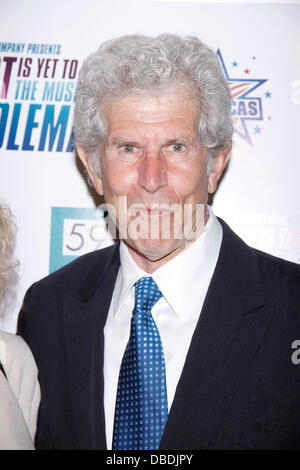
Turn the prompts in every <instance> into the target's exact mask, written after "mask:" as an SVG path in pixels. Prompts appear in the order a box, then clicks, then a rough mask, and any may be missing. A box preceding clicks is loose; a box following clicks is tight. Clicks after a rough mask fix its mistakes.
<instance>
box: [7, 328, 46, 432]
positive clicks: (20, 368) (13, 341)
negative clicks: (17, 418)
mask: <svg viewBox="0 0 300 470" xmlns="http://www.w3.org/2000/svg"><path fill="white" fill-rule="evenodd" d="M0 348H1V362H2V364H3V367H4V370H5V374H6V376H7V380H8V383H9V386H10V388H11V390H12V392H13V393H14V395H15V397H16V399H17V401H18V403H19V405H20V407H21V409H22V412H23V415H24V418H25V421H26V424H27V426H28V428H29V431H30V434H31V437H32V439H34V434H35V430H36V420H37V411H38V406H39V403H40V387H39V382H38V371H37V367H36V363H35V360H34V358H33V355H32V352H31V350H30V348H29V347H28V345H27V344H26V342H25V341H24V340H23V338H21V337H20V336H18V335H15V334H12V333H8V332H5V331H0Z"/></svg>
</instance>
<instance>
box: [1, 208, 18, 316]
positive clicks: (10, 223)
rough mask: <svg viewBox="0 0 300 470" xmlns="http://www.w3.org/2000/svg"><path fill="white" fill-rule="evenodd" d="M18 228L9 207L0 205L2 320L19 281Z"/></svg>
mask: <svg viewBox="0 0 300 470" xmlns="http://www.w3.org/2000/svg"><path fill="white" fill-rule="evenodd" d="M16 232H17V226H16V224H15V221H14V217H13V215H12V212H11V210H10V209H9V207H8V206H7V205H5V204H3V203H0V318H3V317H4V314H5V312H6V310H7V308H8V307H9V306H10V305H11V303H12V300H13V297H14V293H15V288H16V285H17V281H18V279H19V276H18V272H17V268H18V266H19V262H18V261H17V260H16V259H15V256H14V249H15V238H16Z"/></svg>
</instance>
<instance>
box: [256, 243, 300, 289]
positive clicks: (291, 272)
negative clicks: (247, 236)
mask: <svg viewBox="0 0 300 470" xmlns="http://www.w3.org/2000/svg"><path fill="white" fill-rule="evenodd" d="M253 249H254V248H253ZM254 251H255V252H256V254H257V258H258V261H259V265H260V268H261V270H262V272H263V274H264V275H269V276H279V277H287V278H289V279H290V280H294V281H296V282H299V281H300V264H298V263H295V262H293V261H288V260H285V259H283V258H278V257H277V256H273V255H270V254H269V253H265V252H263V251H260V250H257V249H254Z"/></svg>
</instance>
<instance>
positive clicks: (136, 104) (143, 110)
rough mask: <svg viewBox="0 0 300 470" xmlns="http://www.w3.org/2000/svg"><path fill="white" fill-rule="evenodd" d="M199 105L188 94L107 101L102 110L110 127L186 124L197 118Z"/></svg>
mask: <svg viewBox="0 0 300 470" xmlns="http://www.w3.org/2000/svg"><path fill="white" fill-rule="evenodd" d="M197 110H198V108H197V103H196V101H195V99H194V98H192V97H190V96H188V95H187V94H185V93H180V92H179V93H178V94H175V93H164V94H163V93H161V94H160V95H158V96H153V95H143V96H140V95H130V96H125V97H120V98H113V99H109V100H106V101H105V102H104V103H103V111H104V114H105V117H106V121H107V123H108V125H109V126H110V127H111V126H113V127H121V126H124V127H130V126H132V125H137V124H144V125H145V126H146V127H149V128H150V127H151V125H158V124H159V125H161V126H164V125H174V126H176V125H184V123H186V124H187V125H188V124H190V123H191V122H194V120H195V118H196V116H197Z"/></svg>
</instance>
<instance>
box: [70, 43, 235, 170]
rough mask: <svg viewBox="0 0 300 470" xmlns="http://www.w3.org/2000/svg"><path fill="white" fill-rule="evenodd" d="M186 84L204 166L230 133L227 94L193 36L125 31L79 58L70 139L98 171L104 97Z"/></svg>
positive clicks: (217, 69) (211, 56)
mask: <svg viewBox="0 0 300 470" xmlns="http://www.w3.org/2000/svg"><path fill="white" fill-rule="evenodd" d="M176 82H180V83H181V84H182V83H184V84H185V85H187V87H188V90H189V92H190V93H191V94H193V95H196V98H197V101H198V104H199V110H200V112H199V122H198V136H199V141H200V143H201V144H202V145H204V146H205V147H206V148H207V149H208V156H209V161H208V166H209V167H212V166H213V158H214V157H215V156H216V155H217V154H218V153H219V152H220V151H221V150H223V149H224V148H225V147H226V146H227V144H228V143H229V142H230V139H231V136H232V132H233V129H232V120H231V103H232V98H231V93H230V90H229V87H228V84H227V81H226V79H225V77H224V74H223V72H222V69H221V66H220V63H219V59H218V57H217V56H216V54H215V53H214V52H213V51H212V50H211V49H210V48H209V47H207V46H206V45H205V44H204V43H203V42H201V41H200V40H199V39H198V38H197V37H185V38H181V37H179V36H177V35H174V34H161V35H159V36H157V37H148V36H143V35H129V36H122V37H120V38H116V39H112V40H110V41H106V42H104V43H103V44H102V45H101V46H100V47H99V49H98V50H97V51H96V52H94V53H92V54H90V55H89V56H88V57H87V59H86V60H85V61H84V63H83V65H82V67H81V70H80V73H79V78H78V84H77V97H76V103H75V112H74V143H75V145H81V146H82V147H83V148H84V149H85V151H86V153H87V155H88V157H89V159H90V163H91V165H92V167H93V168H94V170H95V171H96V172H97V173H98V174H100V172H101V168H100V152H101V148H102V146H103V144H104V143H105V137H106V127H105V116H104V113H103V110H102V108H101V103H102V102H103V100H104V99H105V98H112V97H123V96H127V95H131V94H134V93H141V92H147V91H149V92H151V91H154V90H157V89H162V90H163V89H165V88H167V87H168V86H170V85H172V84H174V83H175V84H176Z"/></svg>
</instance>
